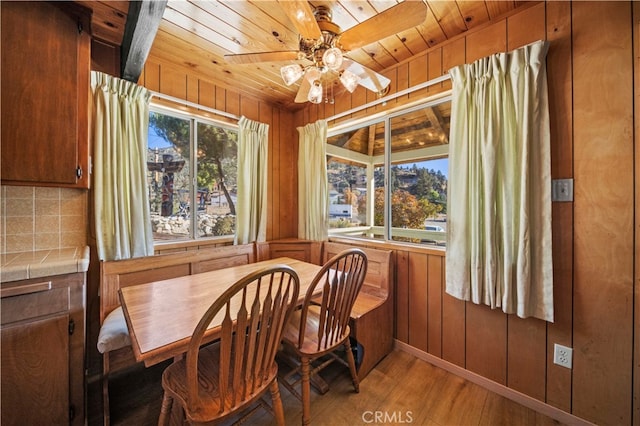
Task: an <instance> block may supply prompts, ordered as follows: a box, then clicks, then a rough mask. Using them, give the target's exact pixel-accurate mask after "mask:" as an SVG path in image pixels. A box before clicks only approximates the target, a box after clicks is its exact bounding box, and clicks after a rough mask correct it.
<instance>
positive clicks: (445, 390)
mask: <svg viewBox="0 0 640 426" xmlns="http://www.w3.org/2000/svg"><path fill="white" fill-rule="evenodd" d="M166 365H167V364H160V365H158V366H155V367H153V368H149V369H143V368H139V369H136V370H134V371H131V372H129V373H128V374H125V375H121V376H119V377H114V378H113V379H112V380H111V382H110V383H111V391H110V395H111V420H112V424H113V425H136V426H143V425H155V424H157V421H158V414H159V412H160V402H161V399H162V386H161V384H160V377H161V375H162V371H163V369H164V368H165V367H166ZM322 376H323V377H324V378H325V379H326V380H327V381H328V382H329V384H330V387H331V388H330V390H329V392H328V393H327V394H325V395H319V394H318V393H316V392H315V391H312V393H311V410H312V424H314V425H327V426H340V425H349V426H351V425H370V424H387V425H389V424H414V425H433V426H438V425H439V426H445V425H456V426H457V425H478V426H484V425H487V426H488V425H491V426H499V425H505V426H506V425H509V426H517V425H527V426H535V425H557V424H559V423H558V422H557V421H555V420H553V419H551V418H549V417H546V416H544V415H542V414H539V413H536V412H535V411H533V410H531V409H529V408H526V407H524V406H522V405H519V404H517V403H515V402H512V401H511V400H508V399H506V398H504V397H502V396H499V395H497V394H494V393H492V392H490V391H488V390H486V389H484V388H482V387H480V386H478V385H476V384H474V383H471V382H468V381H466V380H464V379H461V378H460V377H458V376H455V375H453V374H451V373H449V372H447V371H445V370H442V369H440V368H437V367H434V366H433V365H431V364H429V363H427V362H425V361H422V360H420V359H417V358H415V357H414V356H413V355H410V354H407V353H405V352H402V351H394V352H392V353H391V354H389V355H388V356H387V357H386V358H385V359H383V360H382V361H381V362H380V364H378V366H377V367H376V368H375V369H374V370H373V371H372V372H371V373H369V375H368V376H367V377H366V378H365V379H364V380H363V381H362V382H361V383H360V393H355V392H354V391H353V385H352V383H351V379H350V376H349V373H348V370H347V369H346V367H344V366H342V365H340V364H338V363H334V364H333V365H332V366H330V367H328V368H327V369H325V370H324V371H323V372H322ZM95 387H96V388H99V385H98V386H95ZM95 391H96V390H95V389H94V392H95ZM97 391H98V393H99V389H97ZM280 392H281V395H282V399H283V404H284V408H285V417H286V422H287V425H297V424H300V423H301V417H302V406H301V403H300V401H298V400H297V399H296V398H295V397H293V395H291V394H290V393H289V392H288V391H287V389H286V388H284V387H283V386H280ZM89 397H90V398H89V399H90V401H91V400H94V401H95V400H96V398H95V395H94V397H93V398H92V396H91V389H90V395H89ZM97 399H99V396H98V398H97ZM266 399H267V400H268V401H269V403H270V398H269V397H268V393H267V398H266ZM88 411H89V415H90V418H89V424H90V425H100V424H102V418H101V412H102V408H101V407H100V406H99V404H98V406H97V407H96V406H95V404H94V406H93V407H92V406H91V403H90V407H89V410H88ZM246 423H247V424H249V425H252V426H253V425H272V424H275V422H274V421H273V417H272V416H271V415H270V414H269V413H268V412H266V411H265V410H263V409H258V410H257V411H256V412H255V413H254V414H253V415H252V416H251V417H250V418H249V419H248V420H247V422H246Z"/></svg>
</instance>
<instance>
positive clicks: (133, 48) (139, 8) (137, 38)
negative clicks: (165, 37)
mask: <svg viewBox="0 0 640 426" xmlns="http://www.w3.org/2000/svg"><path fill="white" fill-rule="evenodd" d="M167 1H168V0H141V1H131V2H130V3H129V13H128V14H127V22H126V25H125V29H124V37H123V39H122V46H121V47H120V57H121V65H120V75H121V77H122V78H124V79H125V80H129V81H132V82H134V83H137V82H138V79H139V78H140V74H142V70H143V68H144V64H145V62H146V61H147V56H149V51H150V50H151V45H152V44H153V40H154V39H155V37H156V33H157V32H158V27H159V26H160V21H161V20H162V15H163V14H164V9H165V7H166V6H167Z"/></svg>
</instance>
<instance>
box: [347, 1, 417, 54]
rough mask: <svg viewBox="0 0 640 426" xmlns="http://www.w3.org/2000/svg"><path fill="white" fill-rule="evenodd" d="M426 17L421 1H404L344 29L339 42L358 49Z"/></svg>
mask: <svg viewBox="0 0 640 426" xmlns="http://www.w3.org/2000/svg"><path fill="white" fill-rule="evenodd" d="M426 17H427V6H426V5H425V4H424V3H423V2H421V1H404V2H402V3H399V4H397V5H396V6H393V7H390V8H389V9H387V10H385V11H384V12H382V13H379V14H378V15H376V16H373V17H371V18H369V19H367V20H366V21H364V22H361V23H359V24H358V25H356V26H355V27H352V28H349V29H348V30H346V31H344V32H343V33H342V34H340V44H341V45H342V47H343V49H345V50H354V49H358V48H360V47H362V46H366V45H367V44H371V43H375V42H376V41H378V40H382V39H383V38H386V37H389V36H390V35H393V34H397V33H399V32H402V31H404V30H407V29H409V28H412V27H415V26H418V25H420V24H422V23H423V22H424V20H425V19H426Z"/></svg>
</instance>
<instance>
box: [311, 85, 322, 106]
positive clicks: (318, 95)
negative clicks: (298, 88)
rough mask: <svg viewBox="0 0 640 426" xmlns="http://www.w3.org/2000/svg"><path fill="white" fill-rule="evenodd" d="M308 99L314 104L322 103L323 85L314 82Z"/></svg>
mask: <svg viewBox="0 0 640 426" xmlns="http://www.w3.org/2000/svg"><path fill="white" fill-rule="evenodd" d="M307 99H308V100H309V102H311V103H314V104H319V103H321V102H322V83H321V82H320V81H319V80H316V81H314V82H313V84H312V85H311V89H310V90H309V95H308V96H307Z"/></svg>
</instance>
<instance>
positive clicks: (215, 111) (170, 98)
mask: <svg viewBox="0 0 640 426" xmlns="http://www.w3.org/2000/svg"><path fill="white" fill-rule="evenodd" d="M450 79H451V76H450V75H449V74H445V75H442V76H440V77H436V78H434V79H432V80H429V81H425V82H424V83H421V84H418V85H416V86H412V87H409V88H408V89H404V90H401V91H399V92H397V93H394V94H392V95H388V96H384V97H382V98H380V99H377V100H375V101H371V102H369V103H367V104H364V105H360V106H359V107H356V108H351V109H350V110H347V111H344V112H341V113H339V114H336V115H333V116H331V117H327V118H326V119H325V120H326V121H333V120H337V119H338V118H342V117H344V116H347V115H349V114H353V113H356V112H358V111H362V110H363V109H366V108H371V107H372V106H375V105H378V104H382V103H385V102H387V101H390V100H392V99H395V98H398V97H400V96H404V95H407V94H409V93H412V92H415V91H417V90H420V89H424V88H426V87H429V86H433V85H434V84H438V83H442V82H443V81H447V80H450ZM150 92H151V96H153V97H156V98H160V99H164V100H168V101H171V102H175V103H178V104H182V105H185V106H189V107H192V108H197V109H200V110H202V111H207V112H210V113H212V114H216V115H221V116H223V117H227V118H231V119H233V120H240V117H238V116H237V115H235V114H230V113H228V112H225V111H220V110H219V109H215V108H209V107H207V106H204V105H200V104H197V103H195V102H189V101H187V100H184V99H180V98H176V97H173V96H169V95H165V94H163V93H159V92H154V91H153V90H150Z"/></svg>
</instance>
